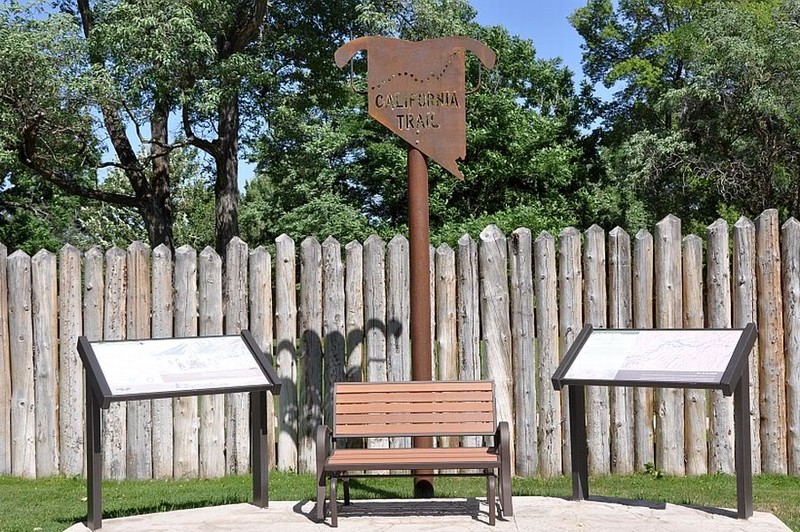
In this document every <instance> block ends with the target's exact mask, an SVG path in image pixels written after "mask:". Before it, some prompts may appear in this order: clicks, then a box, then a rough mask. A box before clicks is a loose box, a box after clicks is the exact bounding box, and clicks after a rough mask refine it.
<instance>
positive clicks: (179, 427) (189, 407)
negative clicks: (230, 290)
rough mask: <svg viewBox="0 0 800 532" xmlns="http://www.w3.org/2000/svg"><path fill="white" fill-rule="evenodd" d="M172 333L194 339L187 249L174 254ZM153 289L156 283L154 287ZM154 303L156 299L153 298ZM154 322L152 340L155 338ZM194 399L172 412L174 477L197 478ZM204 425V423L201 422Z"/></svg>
mask: <svg viewBox="0 0 800 532" xmlns="http://www.w3.org/2000/svg"><path fill="white" fill-rule="evenodd" d="M173 279H174V287H175V303H174V312H173V317H174V329H173V330H174V332H175V336H176V337H178V338H191V337H194V336H197V316H198V311H197V304H198V301H197V251H195V250H194V249H192V248H191V247H190V246H181V247H179V248H178V249H176V250H175V272H174V277H173ZM154 285H155V283H154ZM153 299H154V300H155V297H154V298H153ZM157 321H158V320H156V319H154V320H153V324H154V330H153V336H156V333H157V332H160V331H156V330H155V323H156V322H157ZM199 402H200V401H199V400H198V398H197V397H178V398H176V399H175V401H174V411H173V421H172V423H173V438H174V441H173V475H174V477H175V478H178V479H180V478H196V477H197V476H198V475H199V473H200V441H199V439H198V438H199V435H200V418H199V417H198V405H199ZM204 422H205V420H204Z"/></svg>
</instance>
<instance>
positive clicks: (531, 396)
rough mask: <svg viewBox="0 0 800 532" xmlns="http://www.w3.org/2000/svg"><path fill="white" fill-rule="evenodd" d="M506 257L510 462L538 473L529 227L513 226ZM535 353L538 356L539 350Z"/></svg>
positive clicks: (524, 472)
mask: <svg viewBox="0 0 800 532" xmlns="http://www.w3.org/2000/svg"><path fill="white" fill-rule="evenodd" d="M508 258H509V278H510V284H511V291H510V298H511V330H512V331H513V334H512V335H511V358H512V365H513V368H514V405H515V408H514V432H515V433H516V437H517V439H516V442H515V445H514V447H515V449H516V452H517V455H516V457H515V459H514V463H515V464H516V474H517V475H521V476H526V477H527V476H533V475H536V474H538V473H539V453H538V450H539V449H538V445H537V437H538V434H537V427H539V426H540V424H541V423H542V422H543V420H541V419H540V420H539V422H538V423H537V419H536V416H537V402H536V385H537V382H536V375H537V374H536V348H535V346H534V341H535V339H536V338H535V336H536V330H535V328H534V310H533V308H534V292H533V237H532V235H531V232H530V230H529V229H517V230H516V231H514V232H513V233H511V237H510V238H509V239H508ZM537 275H538V272H537ZM536 297H537V301H541V297H542V294H540V293H538V292H537V293H536ZM537 323H538V322H537ZM539 357H540V360H541V357H542V353H541V350H540V352H539ZM548 388H552V386H548ZM546 406H549V405H546ZM550 428H552V425H551V427H550ZM560 443H561V442H559V444H560ZM559 447H560V445H559ZM543 458H544V457H543Z"/></svg>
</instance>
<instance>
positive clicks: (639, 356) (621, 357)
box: [564, 329, 742, 384]
mask: <svg viewBox="0 0 800 532" xmlns="http://www.w3.org/2000/svg"><path fill="white" fill-rule="evenodd" d="M741 337H742V331H741V330H730V329H727V330H702V331H697V330H668V331H664V330H637V331H623V330H594V331H592V334H591V335H590V336H589V338H588V339H587V340H586V344H585V345H584V346H583V349H581V351H580V352H579V353H578V356H577V357H576V358H575V360H574V361H573V363H572V365H571V366H570V368H569V369H568V370H567V372H566V375H565V376H564V378H565V379H571V380H594V381H603V380H607V381H612V382H617V381H634V382H640V381H641V382H644V381H659V382H663V383H692V384H694V383H709V384H711V383H714V384H720V382H721V380H722V377H723V374H724V373H725V370H726V369H727V367H728V365H729V364H730V361H731V357H732V356H733V354H734V353H735V351H736V346H737V344H738V343H739V341H740V340H741Z"/></svg>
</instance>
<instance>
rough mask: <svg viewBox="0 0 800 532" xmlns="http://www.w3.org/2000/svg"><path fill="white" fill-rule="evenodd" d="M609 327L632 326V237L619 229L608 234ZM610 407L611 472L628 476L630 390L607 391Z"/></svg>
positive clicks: (630, 463)
mask: <svg viewBox="0 0 800 532" xmlns="http://www.w3.org/2000/svg"><path fill="white" fill-rule="evenodd" d="M607 258H608V325H609V327H611V328H612V329H630V328H631V326H632V325H633V308H632V307H633V288H632V284H631V283H632V281H631V237H630V235H628V233H626V232H625V231H623V230H622V229H621V228H620V227H615V228H614V229H612V230H611V231H610V232H609V233H608V255H607ZM609 400H610V403H611V470H612V471H613V472H614V473H620V474H623V475H630V474H632V473H633V472H634V469H633V464H634V460H633V455H634V423H631V421H632V420H633V419H634V416H633V388H629V387H625V386H614V387H611V388H609Z"/></svg>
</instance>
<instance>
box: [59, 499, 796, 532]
mask: <svg viewBox="0 0 800 532" xmlns="http://www.w3.org/2000/svg"><path fill="white" fill-rule="evenodd" d="M487 510H488V508H487V505H486V501H485V499H428V500H418V499H414V500H409V499H403V500H360V501H353V504H352V505H351V506H343V505H341V506H340V507H339V528H338V530H341V531H342V532H350V531H358V532H373V531H374V532H384V531H391V532H425V531H428V530H430V531H434V530H435V531H452V532H456V531H458V532H462V531H473V530H474V531H480V532H488V531H490V530H496V531H498V532H502V531H511V530H514V531H525V532H528V531H537V530H541V531H547V532H557V531H568V530H569V531H572V530H613V531H614V532H623V531H641V530H646V531H647V532H656V531H664V532H666V531H670V532H673V531H676V530H686V531H691V532H716V531H719V532H731V531H741V532H762V531H763V532H768V531H781V532H783V531H789V527H787V526H786V525H785V524H783V523H782V522H781V521H780V520H779V519H778V518H777V517H775V516H774V515H772V514H769V513H765V512H756V513H755V514H754V515H753V517H752V518H750V519H748V520H746V521H743V520H739V519H736V513H735V511H733V510H720V509H715V508H700V507H689V506H681V505H675V504H664V503H651V502H644V501H629V500H622V499H609V498H604V497H592V498H591V499H590V500H588V501H580V502H578V501H570V500H567V499H560V498H554V497H514V516H513V517H508V518H503V517H498V520H497V525H496V526H495V527H490V526H489V525H488V512H487ZM314 515H315V502H313V501H301V502H287V501H271V502H270V507H269V508H268V509H261V508H257V507H255V506H252V505H250V504H234V505H229V506H214V507H209V508H198V509H192V510H179V511H176V512H164V513H159V514H149V515H139V516H132V517H121V518H116V519H104V520H103V527H102V529H101V530H102V531H103V532H127V531H136V532H162V531H168V530H192V531H197V532H218V531H223V530H224V531H236V530H242V531H246V532H260V531H264V532H276V531H277V532H299V531H308V530H328V531H329V530H332V527H331V526H330V518H328V520H327V521H326V522H325V523H317V522H316V521H315V519H314ZM87 530H88V528H86V526H85V525H84V524H83V523H80V524H76V525H73V526H71V527H70V528H68V529H67V532H86V531H87Z"/></svg>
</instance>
